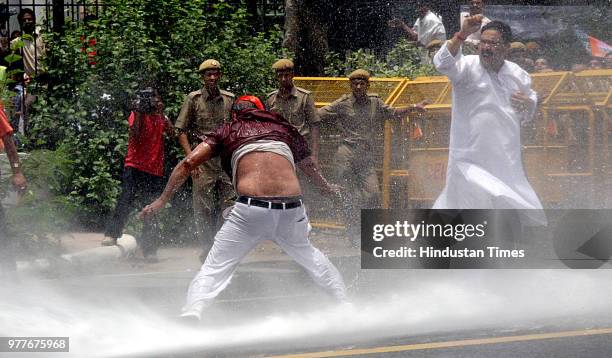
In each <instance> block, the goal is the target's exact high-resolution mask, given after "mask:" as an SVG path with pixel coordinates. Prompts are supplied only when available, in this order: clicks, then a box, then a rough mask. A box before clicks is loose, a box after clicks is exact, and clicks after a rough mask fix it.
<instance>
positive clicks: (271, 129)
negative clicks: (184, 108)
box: [202, 108, 310, 177]
mask: <svg viewBox="0 0 612 358" xmlns="http://www.w3.org/2000/svg"><path fill="white" fill-rule="evenodd" d="M202 140H203V141H204V142H206V144H208V145H209V146H210V148H211V149H212V156H213V157H214V156H217V155H220V156H221V165H222V166H223V170H224V171H225V172H226V173H227V175H229V176H230V177H231V176H232V168H231V162H232V153H234V151H235V150H236V149H238V148H240V147H241V146H243V145H245V144H248V143H252V142H255V141H258V140H275V141H279V142H283V143H285V144H287V145H288V146H289V148H290V149H291V152H292V153H293V159H294V160H295V162H296V163H298V162H300V161H301V160H303V159H304V158H306V157H308V156H310V149H309V148H308V143H307V142H306V139H304V137H303V136H302V135H301V134H300V133H299V132H298V130H297V129H295V127H294V126H292V125H291V124H290V123H289V122H287V121H286V120H285V119H284V118H283V117H282V116H281V115H280V114H277V113H273V112H268V111H262V110H259V109H254V108H249V109H244V110H241V111H240V112H238V114H237V116H236V118H235V119H234V120H232V121H230V122H225V123H223V124H222V125H221V126H220V127H218V128H217V129H216V130H215V131H214V132H209V133H206V134H205V135H203V136H202Z"/></svg>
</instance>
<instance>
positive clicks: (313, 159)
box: [310, 155, 321, 171]
mask: <svg viewBox="0 0 612 358" xmlns="http://www.w3.org/2000/svg"><path fill="white" fill-rule="evenodd" d="M310 160H312V164H313V165H314V166H315V168H317V170H319V171H320V170H321V168H320V167H319V158H317V157H315V156H314V155H311V156H310Z"/></svg>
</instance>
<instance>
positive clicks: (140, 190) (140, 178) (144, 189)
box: [102, 87, 174, 261]
mask: <svg viewBox="0 0 612 358" xmlns="http://www.w3.org/2000/svg"><path fill="white" fill-rule="evenodd" d="M134 107H135V109H134V110H133V111H132V113H130V117H129V118H128V124H129V128H130V129H129V139H128V151H127V155H126V156H125V164H124V169H123V181H122V184H121V196H120V197H119V201H118V202H117V206H116V208H115V211H114V213H113V215H112V216H111V218H110V220H109V221H108V224H107V226H106V230H105V234H104V239H103V240H102V246H112V245H116V244H117V238H119V237H121V235H122V232H123V227H124V226H125V223H126V220H127V218H128V216H129V214H130V212H131V211H132V209H133V204H134V202H135V201H136V199H140V200H142V201H143V202H145V203H147V202H150V201H151V200H152V199H153V198H156V197H157V196H158V195H159V193H160V192H161V189H162V187H163V178H162V177H163V174H164V133H166V134H167V135H173V133H174V129H173V126H172V123H171V122H170V120H169V119H168V118H167V117H166V116H164V114H163V104H162V101H161V98H160V96H159V93H158V92H157V90H155V89H153V88H151V87H147V88H146V89H144V90H141V91H140V93H139V96H138V99H137V100H136V101H135V103H134ZM160 234H161V233H160V231H159V227H158V225H157V222H156V221H155V219H154V218H152V217H151V218H147V220H145V221H144V227H143V230H142V234H141V236H140V237H139V238H137V241H138V245H139V246H140V248H141V250H142V253H143V255H144V257H145V259H149V260H150V261H155V260H156V253H157V246H158V245H159V240H160Z"/></svg>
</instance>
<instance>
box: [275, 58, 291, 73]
mask: <svg viewBox="0 0 612 358" xmlns="http://www.w3.org/2000/svg"><path fill="white" fill-rule="evenodd" d="M272 69H273V70H274V71H284V70H293V61H291V60H289V59H286V58H282V59H280V60H278V61H276V62H274V64H273V65H272Z"/></svg>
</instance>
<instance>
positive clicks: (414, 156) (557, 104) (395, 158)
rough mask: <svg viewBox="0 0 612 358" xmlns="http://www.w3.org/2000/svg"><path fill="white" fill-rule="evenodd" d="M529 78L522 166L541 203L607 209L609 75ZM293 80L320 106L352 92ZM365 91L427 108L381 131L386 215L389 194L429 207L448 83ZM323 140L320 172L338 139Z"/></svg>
mask: <svg viewBox="0 0 612 358" xmlns="http://www.w3.org/2000/svg"><path fill="white" fill-rule="evenodd" d="M531 76H532V86H533V89H534V90H535V91H536V92H537V93H538V98H539V108H538V114H537V115H536V117H535V118H534V121H535V122H534V123H535V125H534V126H533V128H532V129H529V130H525V132H527V133H526V135H525V138H524V140H523V147H524V148H523V162H524V166H525V170H526V173H527V175H528V178H529V181H530V182H531V183H532V185H533V186H534V189H535V190H536V192H537V193H538V195H539V196H540V199H541V200H542V201H543V203H544V204H545V205H546V206H557V205H564V204H565V205H568V204H569V205H571V204H572V202H573V200H574V199H576V198H582V199H584V200H583V201H582V202H580V203H577V204H576V205H577V206H582V205H585V204H593V205H599V206H603V207H606V206H610V205H612V198H611V196H612V185H611V179H610V178H611V177H612V162H611V161H612V155H611V154H610V150H611V148H612V147H611V145H612V143H611V141H610V135H612V123H611V118H610V110H611V109H612V89H611V84H612V70H589V71H583V72H580V73H576V74H572V73H570V72H549V73H539V74H532V75H531ZM294 81H295V84H296V86H299V87H302V88H305V89H308V90H310V91H312V92H313V93H314V98H315V104H316V106H317V107H322V106H324V105H326V104H329V103H331V102H333V101H334V100H336V99H338V98H339V97H340V96H341V95H343V94H345V93H350V82H349V81H348V79H347V78H318V77H296V78H295V79H294ZM369 92H371V93H377V94H378V95H379V96H380V97H381V98H382V99H383V100H384V101H385V103H388V104H390V105H391V106H393V107H404V106H408V105H412V104H414V103H417V102H420V101H422V100H425V99H427V100H429V101H430V105H428V106H427V109H428V111H427V113H425V114H423V115H415V116H412V118H410V121H409V122H405V121H401V122H400V123H397V124H393V125H392V124H391V123H389V122H388V123H386V125H385V139H384V143H383V147H384V154H383V158H382V162H383V163H382V193H383V197H382V204H383V207H385V208H388V207H390V206H396V205H397V203H391V193H393V194H394V196H393V198H394V199H395V200H396V201H400V202H401V201H402V200H403V201H404V202H407V203H409V205H411V206H414V205H417V204H418V205H429V204H431V202H432V201H433V200H435V198H436V197H437V196H438V194H439V193H440V192H441V190H442V188H443V187H444V183H445V176H446V163H447V159H448V141H449V134H450V117H451V107H452V86H451V84H450V82H449V81H448V79H447V78H446V77H445V76H431V77H418V78H416V79H415V80H409V79H403V78H385V79H383V78H372V79H371V83H370V90H369ZM596 113H597V115H596ZM322 134H323V137H322V148H321V151H320V152H321V160H320V161H321V163H322V165H325V164H326V163H323V162H324V161H329V162H328V163H327V164H328V166H329V168H331V167H333V163H331V158H332V155H331V154H333V152H334V151H335V145H337V143H338V140H339V138H338V137H337V135H336V134H337V133H335V132H333V128H329V129H325V132H323V133H322ZM326 142H327V144H329V146H326V144H325V143H326ZM323 148H325V151H329V152H330V153H328V154H330V155H329V156H325V155H324V153H323ZM323 157H327V158H326V159H325V160H324V159H323ZM400 184H401V187H402V189H401V190H405V193H406V194H405V196H403V199H402V197H399V196H397V195H395V193H397V187H398V186H400ZM601 194H604V195H601ZM396 197H397V199H396ZM606 198H607V199H606ZM392 204H393V205H392ZM335 225H337V224H330V227H336V226H335Z"/></svg>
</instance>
